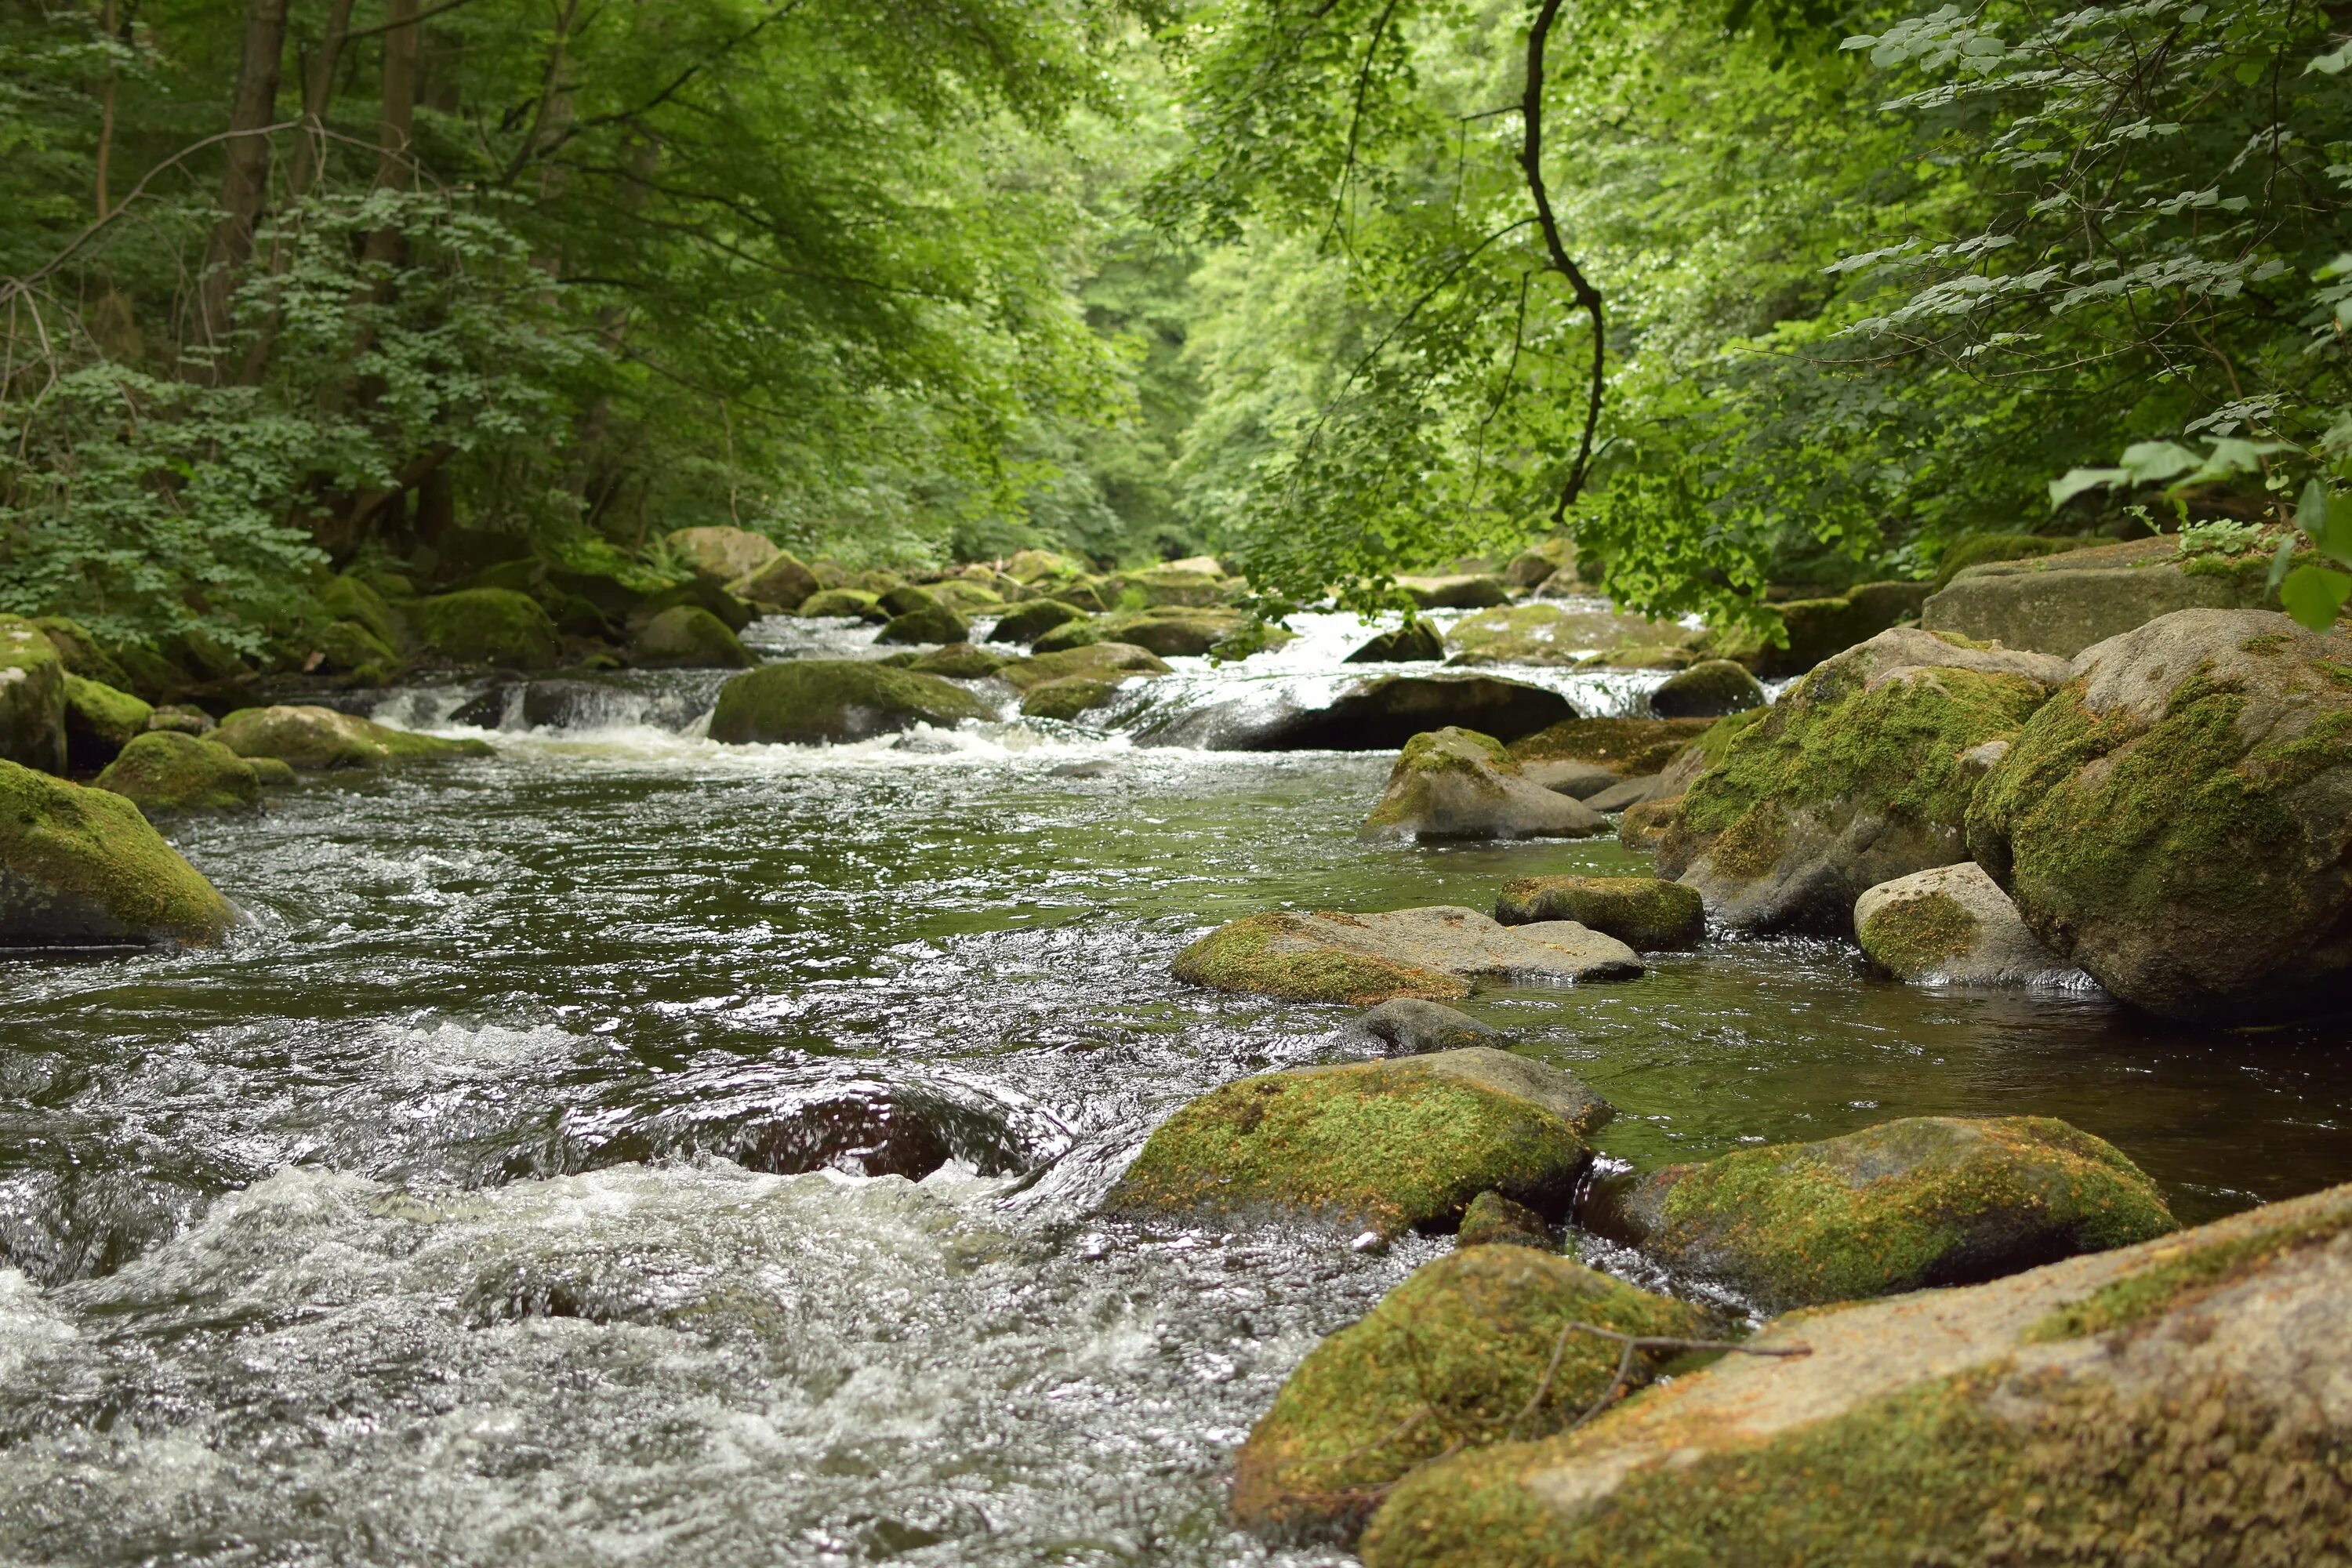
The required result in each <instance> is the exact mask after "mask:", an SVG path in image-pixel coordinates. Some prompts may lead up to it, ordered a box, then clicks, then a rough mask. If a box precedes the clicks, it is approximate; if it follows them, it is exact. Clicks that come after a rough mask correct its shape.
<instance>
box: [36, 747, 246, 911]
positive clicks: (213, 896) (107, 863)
mask: <svg viewBox="0 0 2352 1568" xmlns="http://www.w3.org/2000/svg"><path fill="white" fill-rule="evenodd" d="M190 743H191V744H196V745H200V744H202V743H203V742H190ZM233 920H234V917H233V916H232V914H231V913H230V910H229V907H228V901H227V900H225V899H223V898H222V897H221V896H220V894H219V893H217V892H215V891H214V889H213V885H212V884H211V883H210V882H207V881H205V879H204V877H203V875H202V874H201V873H199V872H198V871H197V870H196V868H194V867H193V866H191V865H189V864H188V863H187V862H186V861H185V860H183V859H182V858H180V857H179V854H178V853H177V852H176V851H175V850H173V847H171V846H170V845H168V844H166V843H164V842H163V837H161V836H160V835H159V834H157V833H156V831H155V829H154V828H153V827H152V826H149V825H148V822H147V819H146V818H145V817H143V816H140V815H139V808H138V807H137V806H135V805H131V803H130V802H129V801H127V800H125V799H123V798H122V797H121V795H114V794H111V793H110V792H109V791H106V790H101V789H86V788H84V787H82V786H81V785H79V784H68V783H66V782H65V781H64V780H63V779H56V778H50V777H48V776H47V774H44V773H36V772H35V771H33V770H32V769H30V768H25V767H19V766H17V765H16V763H11V762H5V761H0V947H88V946H93V945H110V944H115V943H126V942H128V943H139V944H158V943H163V942H190V943H206V942H216V941H218V940H219V939H220V938H221V937H222V936H223V935H225V934H226V932H227V931H228V929H229V926H230V924H231V923H232V921H233Z"/></svg>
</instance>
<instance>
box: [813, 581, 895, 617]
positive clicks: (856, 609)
mask: <svg viewBox="0 0 2352 1568" xmlns="http://www.w3.org/2000/svg"><path fill="white" fill-rule="evenodd" d="M795 613H796V614H799V615H803V616H811V617H814V618H820V619H821V618H826V617H831V618H835V619H839V618H842V617H850V618H854V619H856V620H861V621H871V622H874V623H875V624H877V625H879V624H881V623H882V622H884V621H887V620H888V619H889V618H890V616H889V615H888V614H887V612H886V611H884V609H883V608H882V605H881V602H880V600H879V599H878V598H877V595H872V594H868V593H866V592H865V591H863V590H862V589H857V588H826V589H824V590H823V591H822V592H819V593H815V594H812V595H809V596H808V597H807V598H805V599H803V600H802V601H801V607H800V609H799V610H798V611H797V612H795Z"/></svg>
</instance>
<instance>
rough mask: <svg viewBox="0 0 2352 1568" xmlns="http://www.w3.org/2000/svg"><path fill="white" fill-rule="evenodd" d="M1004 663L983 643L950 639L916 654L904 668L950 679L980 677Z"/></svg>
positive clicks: (973, 678)
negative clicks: (945, 643) (980, 645)
mask: <svg viewBox="0 0 2352 1568" xmlns="http://www.w3.org/2000/svg"><path fill="white" fill-rule="evenodd" d="M1004 663H1005V661H1004V659H1003V657H1002V656H1001V655H998V654H992V653H991V652H989V651H988V650H987V649H986V648H984V647H973V646H972V645H971V644H970V643H968V642H953V643H949V644H948V645H947V646H946V647H935V648H931V649H929V650H928V651H926V652H923V653H919V654H917V655H915V657H914V658H912V659H910V660H909V661H908V665H907V668H908V669H913V670H919V671H920V672H921V673H923V674H925V675H944V676H946V677H947V678H948V679H950V680H981V679H986V678H987V677H989V676H992V675H994V674H995V673H996V672H997V671H998V670H1000V669H1003V668H1004Z"/></svg>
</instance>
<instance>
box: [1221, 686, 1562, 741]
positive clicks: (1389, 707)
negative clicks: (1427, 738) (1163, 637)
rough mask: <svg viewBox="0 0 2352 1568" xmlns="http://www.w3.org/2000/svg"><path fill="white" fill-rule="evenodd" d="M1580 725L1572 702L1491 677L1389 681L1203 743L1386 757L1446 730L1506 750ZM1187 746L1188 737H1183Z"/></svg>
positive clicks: (1353, 688) (1354, 689) (1240, 727)
mask: <svg viewBox="0 0 2352 1568" xmlns="http://www.w3.org/2000/svg"><path fill="white" fill-rule="evenodd" d="M1575 717H1576V710H1575V709H1574V708H1572V707H1570V705H1569V700H1568V699H1567V698H1565V697H1562V696H1561V695H1559V693H1558V692H1556V691H1551V690H1548V689H1545V688H1543V687H1540V686H1530V685H1528V683H1527V682H1525V681H1520V680H1504V679H1499V678H1497V677H1495V676H1491V675H1389V676H1379V677H1375V678H1373V679H1369V680H1363V681H1360V682H1358V683H1357V684H1355V685H1353V686H1351V687H1349V688H1348V689H1346V690H1344V691H1342V692H1340V693H1339V696H1338V697H1336V698H1334V699H1333V700H1331V701H1330V702H1329V703H1328V705H1326V706H1324V707H1321V708H1309V709H1304V710H1294V711H1290V712H1286V713H1283V714H1280V715H1278V716H1276V717H1275V718H1273V719H1270V720H1265V721H1255V722H1251V723H1247V724H1244V725H1238V726H1235V727H1234V728H1232V729H1230V730H1228V731H1222V732H1218V733H1213V734H1212V735H1209V736H1207V737H1204V740H1205V742H1206V743H1207V744H1209V745H1210V746H1211V747H1212V749H1214V750H1220V751H1229V752H1307V751H1332V752H1387V751H1393V750H1396V749H1398V748H1400V747H1402V745H1403V744H1404V743H1405V742H1407V741H1410V740H1412V738H1413V737H1414V736H1415V735H1418V734H1421V733H1423V732H1424V731H1430V730H1439V729H1444V728H1445V727H1446V726H1448V725H1454V726H1458V727H1460V728H1462V729H1465V730H1475V731H1478V733H1480V734H1482V735H1492V736H1494V737H1495V738H1496V740H1498V741H1501V742H1505V743H1506V744H1507V743H1508V742H1512V741H1516V740H1517V739H1518V738H1519V737H1520V736H1522V735H1531V734H1533V733H1535V732H1536V731H1538V730H1541V729H1544V728H1545V727H1547V726H1548V725H1552V724H1558V723H1559V722H1561V721H1563V720H1568V719H1573V718H1575ZM1185 738H1189V737H1185Z"/></svg>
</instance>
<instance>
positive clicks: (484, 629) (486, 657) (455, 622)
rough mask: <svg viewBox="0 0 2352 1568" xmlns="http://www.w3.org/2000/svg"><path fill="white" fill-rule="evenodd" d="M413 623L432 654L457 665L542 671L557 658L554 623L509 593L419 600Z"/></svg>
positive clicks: (482, 591)
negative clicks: (484, 665) (480, 665)
mask: <svg viewBox="0 0 2352 1568" xmlns="http://www.w3.org/2000/svg"><path fill="white" fill-rule="evenodd" d="M410 613H411V616H412V618H413V619H414V620H415V624H416V628H417V631H418V633H419V635H420V636H422V637H423V638H424V639H425V643H426V645H427V646H428V647H431V648H432V649H433V650H434V651H435V652H436V653H438V654H440V655H442V656H443V657H445V658H452V659H455V660H457V662H458V663H460V664H489V665H497V666H499V668H505V669H545V668H548V667H549V666H551V665H552V664H554V663H555V662H556V658H557V657H558V651H557V644H556V636H555V623H554V622H552V621H551V620H549V619H548V618H547V612H546V611H545V610H543V609H541V608H540V607H539V604H538V602H537V601H536V600H534V599H532V598H530V596H529V595H524V594H519V593H516V592H514V591H513V590H511V589H507V588H467V589H464V590H461V591H459V592H457V593H455V594H440V595H435V596H434V597H432V598H430V599H419V600H417V601H416V603H415V605H414V606H412V609H411V612H410Z"/></svg>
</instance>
